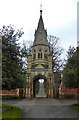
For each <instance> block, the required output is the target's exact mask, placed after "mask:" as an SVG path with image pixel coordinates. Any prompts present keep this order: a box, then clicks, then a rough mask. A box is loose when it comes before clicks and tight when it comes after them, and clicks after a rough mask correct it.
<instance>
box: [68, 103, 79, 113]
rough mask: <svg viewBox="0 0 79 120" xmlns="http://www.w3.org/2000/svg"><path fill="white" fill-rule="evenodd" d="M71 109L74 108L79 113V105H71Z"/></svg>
mask: <svg viewBox="0 0 79 120" xmlns="http://www.w3.org/2000/svg"><path fill="white" fill-rule="evenodd" d="M70 107H72V108H74V109H75V110H77V111H78V112H79V103H77V104H72V105H70Z"/></svg>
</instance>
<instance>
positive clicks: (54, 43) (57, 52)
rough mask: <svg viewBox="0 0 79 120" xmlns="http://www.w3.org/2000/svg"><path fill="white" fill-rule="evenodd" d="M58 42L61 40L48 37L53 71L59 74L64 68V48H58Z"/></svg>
mask: <svg viewBox="0 0 79 120" xmlns="http://www.w3.org/2000/svg"><path fill="white" fill-rule="evenodd" d="M58 40H59V38H57V37H55V36H52V35H48V42H49V46H50V50H51V55H52V70H53V71H54V72H59V71H61V69H62V68H63V60H62V59H61V55H62V52H63V48H61V47H60V46H58Z"/></svg>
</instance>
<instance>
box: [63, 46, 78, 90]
mask: <svg viewBox="0 0 79 120" xmlns="http://www.w3.org/2000/svg"><path fill="white" fill-rule="evenodd" d="M67 54H68V55H67V62H66V65H65V68H64V71H63V82H64V84H65V85H66V87H69V88H77V87H78V88H79V71H77V69H78V68H79V50H77V49H75V48H74V47H71V46H70V47H69V50H68V52H67ZM77 73H78V74H77Z"/></svg>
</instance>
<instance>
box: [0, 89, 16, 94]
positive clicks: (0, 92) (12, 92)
mask: <svg viewBox="0 0 79 120" xmlns="http://www.w3.org/2000/svg"><path fill="white" fill-rule="evenodd" d="M0 94H11V95H16V94H17V89H15V90H0Z"/></svg>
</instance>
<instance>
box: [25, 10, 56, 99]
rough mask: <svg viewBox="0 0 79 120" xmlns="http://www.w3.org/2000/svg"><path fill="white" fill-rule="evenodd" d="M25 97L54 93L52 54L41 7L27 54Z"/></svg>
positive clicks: (52, 95) (51, 96)
mask: <svg viewBox="0 0 79 120" xmlns="http://www.w3.org/2000/svg"><path fill="white" fill-rule="evenodd" d="M25 84H26V88H25V97H26V98H34V97H46V98H53V97H54V94H55V84H54V75H53V72H52V55H51V51H50V47H49V43H48V40H47V30H45V28H44V22H43V17H42V9H40V18H39V22H38V26H37V29H36V30H35V34H34V42H33V46H32V47H31V51H29V52H28V55H27V74H26V82H25Z"/></svg>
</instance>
